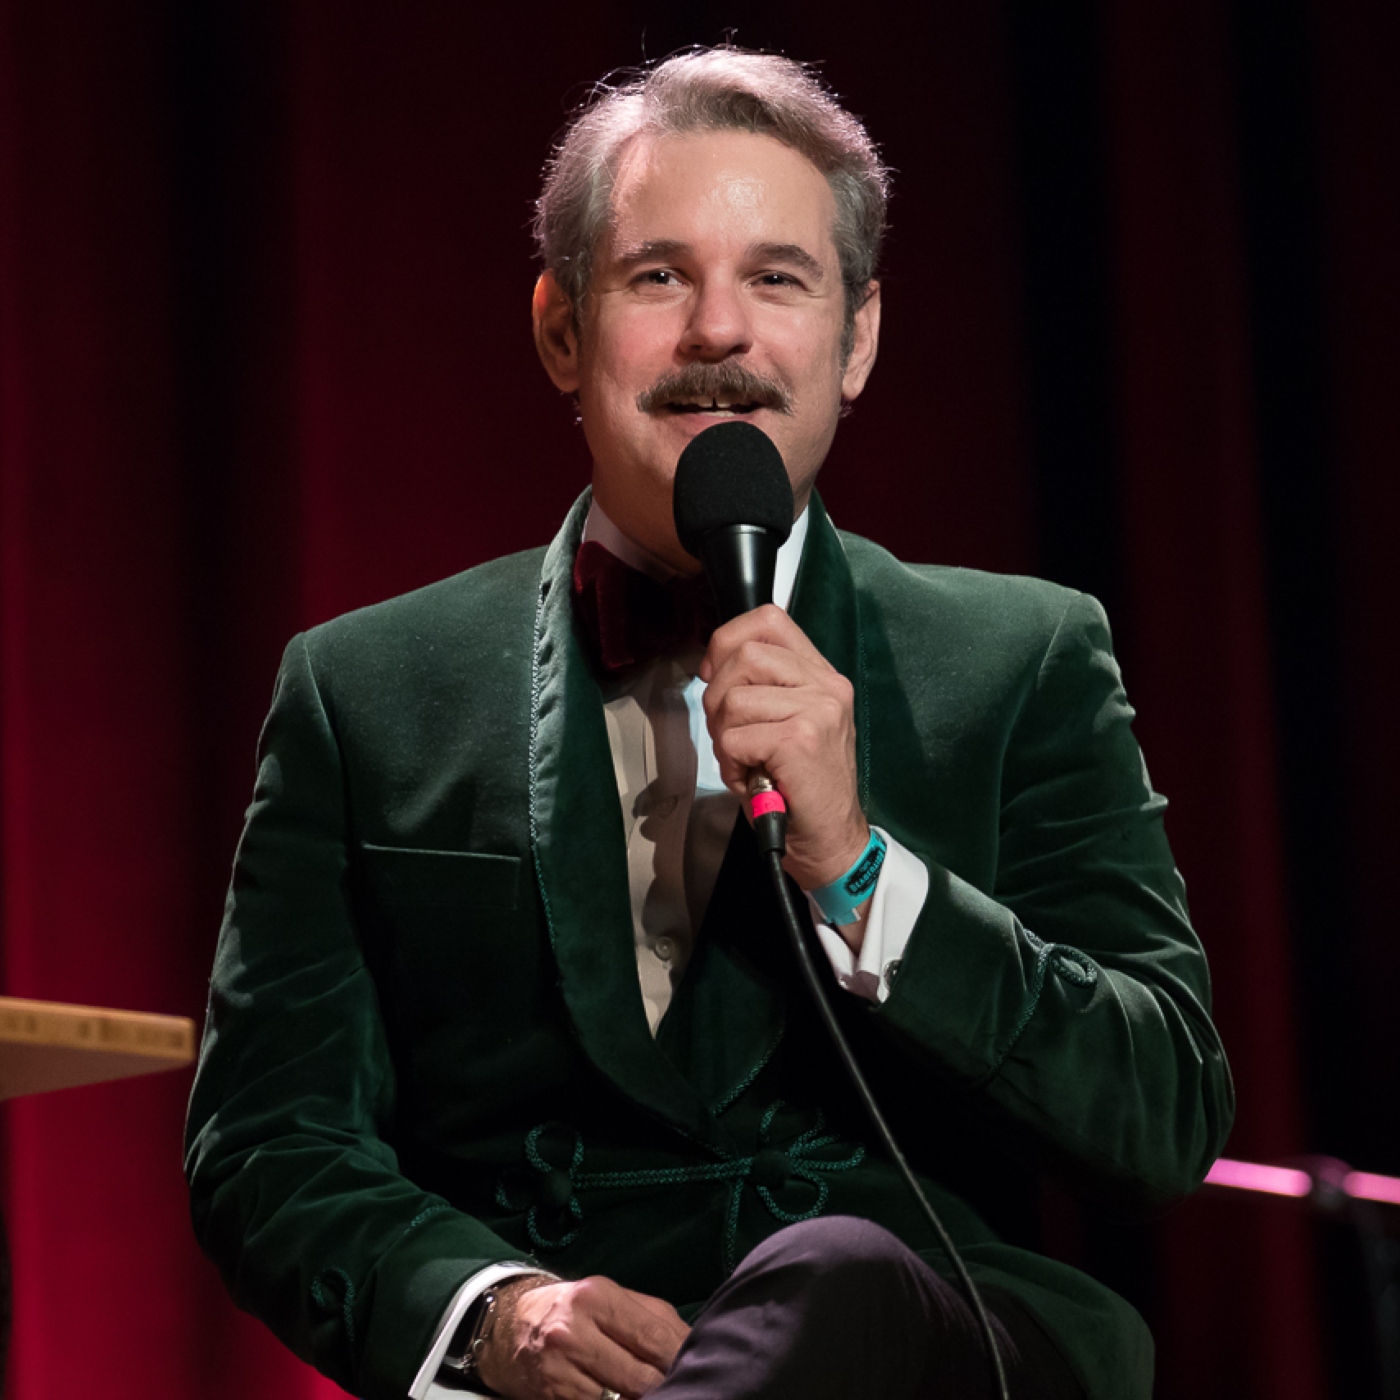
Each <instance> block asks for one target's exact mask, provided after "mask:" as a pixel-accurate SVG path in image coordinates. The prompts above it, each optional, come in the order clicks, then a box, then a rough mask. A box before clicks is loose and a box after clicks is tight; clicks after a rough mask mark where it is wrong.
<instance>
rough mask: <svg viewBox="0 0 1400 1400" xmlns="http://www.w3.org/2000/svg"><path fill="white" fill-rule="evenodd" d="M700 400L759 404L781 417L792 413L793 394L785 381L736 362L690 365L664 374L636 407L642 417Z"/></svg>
mask: <svg viewBox="0 0 1400 1400" xmlns="http://www.w3.org/2000/svg"><path fill="white" fill-rule="evenodd" d="M697 398H708V399H728V400H730V402H731V403H744V404H758V405H760V406H761V407H763V408H771V409H774V410H776V411H777V412H778V413H791V412H792V391H791V390H790V389H789V388H788V387H787V385H786V384H784V383H783V382H782V380H780V379H770V378H769V377H768V376H767V375H764V374H758V373H756V372H755V371H754V370H751V369H749V368H747V367H746V366H744V365H741V364H738V363H737V362H735V361H733V360H721V361H719V363H717V364H690V365H685V366H684V367H683V368H681V369H678V370H673V371H672V372H671V373H669V374H663V375H662V376H661V378H660V379H658V380H657V381H656V383H655V384H653V385H652V386H651V388H650V389H644V390H643V391H642V392H641V393H640V394H638V395H637V407H638V408H639V409H640V410H641V411H642V412H643V413H651V412H654V411H655V410H656V409H658V408H665V407H666V405H667V404H670V403H675V402H678V401H680V400H683V399H697Z"/></svg>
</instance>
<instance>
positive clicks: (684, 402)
mask: <svg viewBox="0 0 1400 1400" xmlns="http://www.w3.org/2000/svg"><path fill="white" fill-rule="evenodd" d="M663 407H664V408H665V411H666V412H667V413H723V414H727V415H729V416H731V417H738V416H740V415H742V414H745V413H756V412H757V411H758V410H759V409H760V408H763V407H765V405H763V404H761V403H739V402H735V401H733V400H730V399H717V398H711V399H704V398H701V399H677V400H674V401H672V402H671V403H668V404H665V405H663Z"/></svg>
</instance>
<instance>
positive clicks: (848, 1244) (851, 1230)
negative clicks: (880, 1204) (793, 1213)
mask: <svg viewBox="0 0 1400 1400" xmlns="http://www.w3.org/2000/svg"><path fill="white" fill-rule="evenodd" d="M745 1262H746V1264H747V1265H751V1266H753V1267H756V1268H761V1269H763V1270H764V1272H767V1273H778V1274H782V1275H785V1276H787V1277H790V1278H792V1279H793V1280H794V1281H800V1282H801V1284H802V1286H803V1287H806V1288H814V1287H815V1288H822V1289H828V1288H829V1289H831V1290H832V1291H833V1292H837V1293H840V1294H841V1295H842V1296H843V1297H845V1298H846V1299H847V1300H848V1301H849V1299H850V1298H851V1297H852V1296H853V1291H856V1290H858V1292H859V1294H860V1295H864V1296H866V1297H870V1296H872V1294H874V1293H876V1292H878V1291H879V1286H880V1285H881V1284H882V1283H883V1284H887V1285H888V1286H890V1287H892V1288H894V1289H896V1290H901V1289H902V1287H904V1286H907V1285H908V1283H909V1282H910V1281H911V1280H912V1278H913V1271H915V1270H917V1269H919V1268H920V1267H921V1266H920V1261H919V1258H918V1256H917V1255H916V1254H915V1253H914V1252H913V1251H912V1250H911V1249H910V1248H909V1247H908V1245H906V1244H905V1243H904V1242H903V1241H902V1240H899V1239H897V1238H896V1237H895V1236H894V1235H892V1234H890V1232H889V1231H888V1230H886V1229H885V1228H884V1227H883V1226H882V1225H877V1224H875V1222H874V1221H872V1220H862V1219H860V1218H859V1217H858V1216H853V1215H824V1216H817V1217H816V1218H815V1219H813V1220H803V1221H800V1222H798V1223H797V1224H796V1225H788V1226H786V1227H785V1228H783V1229H781V1230H778V1231H777V1232H776V1233H774V1234H772V1235H770V1236H769V1237H768V1238H767V1239H766V1240H764V1241H763V1243H762V1244H760V1245H759V1246H758V1247H757V1248H756V1249H755V1250H754V1251H753V1252H752V1253H751V1254H750V1255H749V1257H748V1259H747V1260H746V1261H745Z"/></svg>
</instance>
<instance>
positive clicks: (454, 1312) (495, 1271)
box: [408, 1260, 554, 1400]
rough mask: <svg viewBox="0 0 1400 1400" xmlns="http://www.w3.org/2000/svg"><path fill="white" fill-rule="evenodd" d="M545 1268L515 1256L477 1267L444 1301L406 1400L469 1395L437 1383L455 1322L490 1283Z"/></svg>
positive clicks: (454, 1399) (442, 1399) (450, 1399)
mask: <svg viewBox="0 0 1400 1400" xmlns="http://www.w3.org/2000/svg"><path fill="white" fill-rule="evenodd" d="M546 1272H547V1271H546V1270H544V1269H540V1268H536V1267H535V1266H534V1265H533V1264H526V1263H522V1262H516V1261H514V1260H512V1261H511V1262H510V1263H508V1264H488V1265H487V1266H486V1268H484V1269H478V1270H477V1272H476V1273H474V1274H473V1275H472V1276H471V1277H470V1278H469V1279H468V1280H467V1281H466V1282H465V1283H464V1284H463V1285H462V1286H461V1287H460V1288H459V1289H458V1290H457V1291H456V1293H454V1294H453V1295H452V1301H451V1302H450V1303H449V1304H448V1305H447V1311H446V1312H445V1313H443V1315H442V1321H441V1322H440V1323H439V1324H438V1330H437V1332H436V1333H435V1334H434V1336H433V1344H432V1346H430V1347H429V1348H428V1354H427V1356H425V1357H424V1358H423V1364H422V1365H421V1366H420V1367H419V1368H418V1374H417V1375H416V1376H414V1378H413V1384H412V1385H411V1386H410V1387H409V1388H408V1400H462V1397H463V1396H464V1395H471V1394H472V1393H473V1392H472V1391H470V1390H462V1389H461V1388H460V1387H457V1388H453V1389H449V1388H448V1387H447V1386H445V1385H438V1384H437V1373H438V1368H439V1367H440V1366H441V1365H442V1358H443V1357H444V1356H446V1355H447V1348H448V1347H449V1346H450V1345H451V1343H452V1338H453V1335H454V1334H455V1333H456V1331H457V1327H458V1325H459V1324H460V1323H461V1321H462V1319H463V1318H464V1317H465V1316H466V1315H467V1309H468V1308H470V1307H471V1305H472V1304H473V1303H474V1302H476V1300H477V1299H478V1298H480V1297H481V1295H482V1294H483V1293H485V1292H486V1290H487V1289H488V1288H490V1287H491V1285H492V1284H493V1283H504V1282H505V1281H506V1279H508V1278H520V1277H521V1276H522V1275H524V1274H542V1273H546ZM549 1277H550V1278H553V1277H554V1275H553V1274H550V1275H549Z"/></svg>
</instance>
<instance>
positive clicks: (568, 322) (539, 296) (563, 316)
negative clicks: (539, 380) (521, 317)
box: [530, 272, 579, 394]
mask: <svg viewBox="0 0 1400 1400" xmlns="http://www.w3.org/2000/svg"><path fill="white" fill-rule="evenodd" d="M530 314H531V317H532V319H533V321H534V323H535V349H536V350H538V351H539V353H540V362H541V363H542V364H543V365H544V367H545V370H546V372H547V373H548V375H549V377H550V378H551V379H552V380H553V381H554V385H555V388H557V389H558V390H559V391H560V393H563V394H572V393H575V392H577V390H578V378H579V374H578V329H577V327H576V326H575V324H574V306H573V303H572V302H571V301H570V300H569V298H568V297H566V296H565V295H564V291H563V288H561V287H560V285H559V283H558V282H556V281H555V280H554V274H553V273H552V272H544V273H541V274H540V279H539V281H538V282H536V283H535V295H534V299H533V301H532V302H531V306H530Z"/></svg>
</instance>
